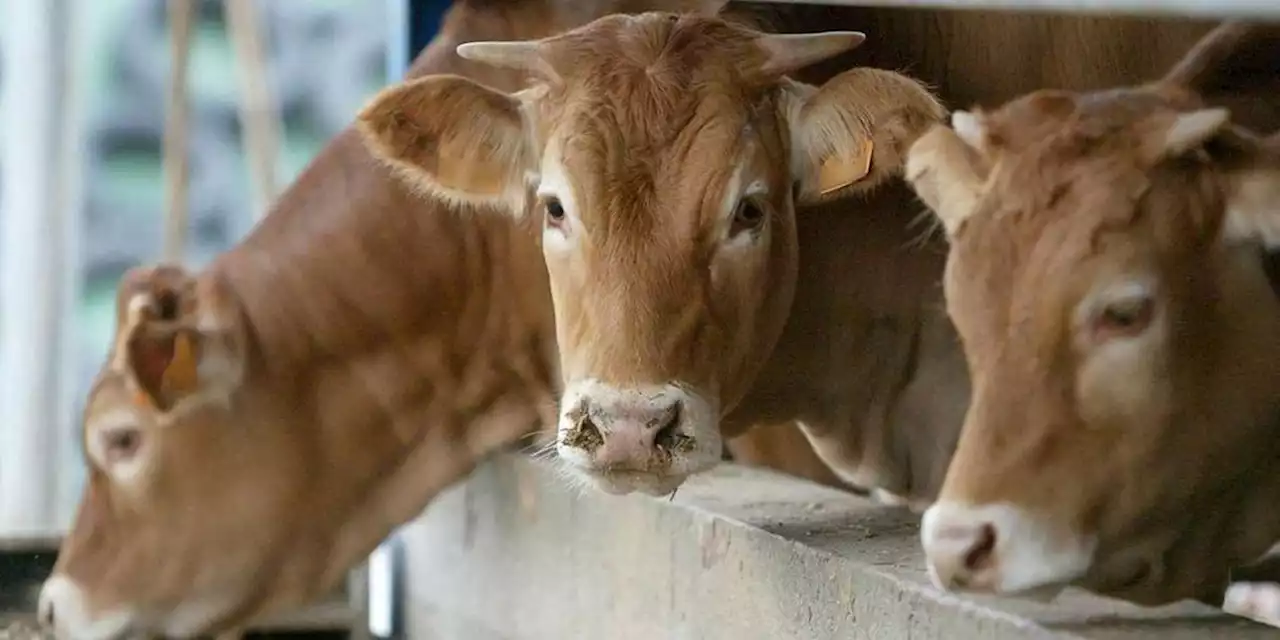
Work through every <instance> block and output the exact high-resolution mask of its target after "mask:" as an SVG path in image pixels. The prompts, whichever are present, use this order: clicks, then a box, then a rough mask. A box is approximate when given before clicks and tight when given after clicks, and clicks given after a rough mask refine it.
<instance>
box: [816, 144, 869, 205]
mask: <svg viewBox="0 0 1280 640" xmlns="http://www.w3.org/2000/svg"><path fill="white" fill-rule="evenodd" d="M874 149H875V143H874V142H872V141H871V140H867V141H865V142H864V143H863V144H861V145H860V146H859V147H858V148H857V149H854V150H853V151H852V152H850V153H847V154H839V153H834V154H832V155H830V156H828V157H827V159H826V160H823V161H822V166H821V167H819V168H818V193H820V194H821V195H824V196H825V195H827V194H828V193H831V192H833V191H838V190H840V189H843V188H845V187H847V186H849V185H851V184H853V183H855V182H857V181H859V180H861V179H863V178H865V177H867V174H868V173H871V152H872V150H874Z"/></svg>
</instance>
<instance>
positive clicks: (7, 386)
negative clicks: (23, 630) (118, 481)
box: [0, 1, 79, 537]
mask: <svg viewBox="0 0 1280 640" xmlns="http://www.w3.org/2000/svg"><path fill="white" fill-rule="evenodd" d="M60 8H64V3H63V2H60V1H59V2H54V1H45V2H10V3H8V5H7V6H6V7H5V9H6V13H5V19H4V21H3V26H2V27H0V28H2V29H3V33H2V34H0V46H2V47H3V53H4V58H3V64H4V86H3V90H4V91H5V97H4V100H3V116H2V117H0V122H2V123H3V136H0V137H2V138H3V141H2V142H0V147H2V148H0V176H2V181H3V182H2V184H3V189H0V375H2V376H4V384H2V385H0V452H3V460H4V462H3V463H0V536H7V537H43V536H48V535H54V534H56V532H55V528H56V526H57V523H56V522H55V519H56V516H55V512H56V509H55V505H54V502H55V498H56V491H55V487H56V486H57V477H56V472H57V467H58V465H57V455H56V452H57V445H56V443H57V442H58V439H59V438H60V437H62V435H63V433H64V432H63V429H62V427H65V426H66V425H62V424H59V416H61V415H63V412H62V411H59V408H58V406H57V405H58V403H59V402H60V400H61V399H62V398H61V397H60V395H61V394H59V393H58V389H59V382H58V381H59V376H60V375H65V372H62V371H59V366H58V363H59V362H60V361H61V360H63V358H62V357H61V355H62V352H61V347H62V346H63V344H62V343H63V337H64V336H65V330H66V327H67V324H66V322H65V319H66V315H67V312H68V310H67V309H66V308H65V304H66V301H67V292H66V291H65V290H64V289H65V287H64V285H65V283H66V282H67V281H68V278H67V275H66V272H65V270H66V269H67V268H69V267H68V263H69V258H70V255H69V253H70V252H69V249H70V244H69V243H68V242H67V239H68V238H67V235H68V234H67V232H68V230H69V229H73V228H74V226H73V224H72V223H71V222H70V221H69V220H70V218H73V217H75V218H78V215H79V210H78V209H76V210H74V211H73V210H71V209H72V204H73V203H71V202H68V201H67V200H65V199H63V198H61V197H60V196H59V195H58V193H57V192H58V189H59V188H60V187H61V186H62V185H60V184H58V183H57V179H58V175H57V174H58V171H57V163H58V161H59V160H60V159H62V158H60V156H61V155H62V154H63V153H64V152H65V150H66V148H67V147H66V145H65V139H64V138H62V137H61V136H60V135H59V133H58V126H59V114H60V113H61V111H62V109H63V106H64V102H63V100H64V96H62V95H61V91H62V89H63V86H62V81H63V80H64V73H63V70H62V68H61V67H63V66H64V63H65V62H66V57H65V55H63V54H64V53H65V52H64V51H61V50H60V46H59V44H60V43H59V42H58V39H57V38H56V37H55V31H54V29H55V24H56V23H57V21H58V15H59V9H60Z"/></svg>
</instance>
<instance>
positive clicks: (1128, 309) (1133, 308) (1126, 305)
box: [1095, 295, 1155, 338]
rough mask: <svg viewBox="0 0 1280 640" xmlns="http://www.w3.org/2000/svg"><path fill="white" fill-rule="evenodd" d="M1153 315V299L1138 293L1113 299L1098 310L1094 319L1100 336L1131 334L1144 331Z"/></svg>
mask: <svg viewBox="0 0 1280 640" xmlns="http://www.w3.org/2000/svg"><path fill="white" fill-rule="evenodd" d="M1154 315H1155V301H1153V300H1152V299H1151V297H1150V296H1145V295H1140V296H1132V297H1127V298H1124V299H1122V300H1115V301H1112V302H1110V303H1108V304H1107V305H1106V306H1105V307H1103V308H1102V311H1101V312H1099V314H1098V317H1097V319H1096V321H1095V325H1096V327H1095V328H1096V330H1097V331H1098V332H1099V333H1100V334H1101V337H1104V338H1105V337H1112V336H1133V335H1137V334H1139V333H1141V332H1142V331H1144V330H1145V329H1146V328H1147V326H1148V325H1149V324H1151V318H1152V317H1153V316H1154Z"/></svg>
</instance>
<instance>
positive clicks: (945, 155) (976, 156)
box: [905, 111, 989, 237]
mask: <svg viewBox="0 0 1280 640" xmlns="http://www.w3.org/2000/svg"><path fill="white" fill-rule="evenodd" d="M971 118H972V116H971V115H969V114H967V113H965V112H963V111H957V112H955V114H954V116H953V124H952V126H953V127H956V128H955V129H953V128H952V127H948V126H946V125H942V124H936V125H933V127H932V128H931V129H929V131H928V133H925V134H924V135H923V136H920V138H919V139H917V140H916V141H915V143H914V144H912V145H911V147H910V148H909V149H908V151H907V161H906V176H905V177H906V179H907V183H908V184H910V185H911V188H912V189H913V190H914V191H915V192H916V196H917V197H919V198H920V200H921V201H923V202H924V203H925V205H926V206H928V207H929V209H930V210H932V211H933V213H934V215H935V216H937V218H938V221H939V222H940V223H942V228H943V229H944V230H945V231H946V233H947V237H953V236H955V235H956V233H957V232H959V230H960V229H961V228H962V227H963V226H964V222H965V221H966V220H968V219H969V216H970V215H972V214H973V211H974V209H975V208H976V207H977V203H978V199H979V198H980V197H981V195H982V189H983V185H984V184H985V182H986V177H987V173H988V171H989V167H988V166H987V161H986V158H985V157H984V156H982V155H981V153H980V152H979V151H978V150H977V149H975V148H973V146H972V145H971V144H970V143H968V142H966V140H965V139H964V138H963V137H962V133H963V132H966V129H964V126H968V125H969V124H970V119H971Z"/></svg>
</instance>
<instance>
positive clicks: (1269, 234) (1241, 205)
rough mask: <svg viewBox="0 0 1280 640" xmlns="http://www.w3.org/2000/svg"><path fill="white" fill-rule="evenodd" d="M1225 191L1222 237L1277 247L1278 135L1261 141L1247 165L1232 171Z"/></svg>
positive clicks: (1279, 207) (1279, 206)
mask: <svg viewBox="0 0 1280 640" xmlns="http://www.w3.org/2000/svg"><path fill="white" fill-rule="evenodd" d="M1228 188H1229V192H1228V193H1227V215H1226V219H1225V220H1224V221H1223V228H1222V235H1223V238H1224V239H1225V240H1227V241H1233V240H1247V241H1257V242H1261V243H1262V244H1263V245H1265V246H1266V247H1268V248H1272V249H1276V248H1280V134H1276V135H1273V136H1271V138H1269V139H1268V140H1266V141H1264V142H1262V143H1261V144H1260V145H1259V146H1258V148H1257V149H1256V150H1255V153H1254V154H1253V157H1252V158H1251V159H1250V161H1249V162H1247V163H1246V164H1245V165H1244V166H1242V167H1240V168H1239V169H1237V170H1234V171H1232V173H1231V177H1230V182H1229V187H1228Z"/></svg>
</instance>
